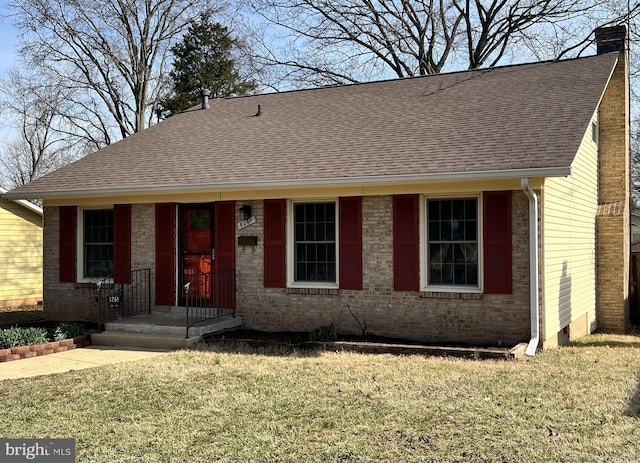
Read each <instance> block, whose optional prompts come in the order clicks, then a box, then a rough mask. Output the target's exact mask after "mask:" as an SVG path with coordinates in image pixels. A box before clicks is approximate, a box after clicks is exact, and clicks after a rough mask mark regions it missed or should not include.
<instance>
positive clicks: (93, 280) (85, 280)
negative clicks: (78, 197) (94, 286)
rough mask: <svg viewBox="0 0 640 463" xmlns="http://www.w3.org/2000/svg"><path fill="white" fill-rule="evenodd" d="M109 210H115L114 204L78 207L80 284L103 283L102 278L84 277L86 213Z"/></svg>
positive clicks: (77, 268)
mask: <svg viewBox="0 0 640 463" xmlns="http://www.w3.org/2000/svg"><path fill="white" fill-rule="evenodd" d="M109 209H111V210H113V204H105V205H102V206H90V207H82V206H78V212H77V217H78V219H77V221H76V222H77V224H76V227H77V228H76V281H77V282H78V283H99V282H100V281H102V278H87V277H85V276H84V211H88V210H97V211H106V210H109ZM109 281H110V280H109Z"/></svg>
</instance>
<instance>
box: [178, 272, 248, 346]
mask: <svg viewBox="0 0 640 463" xmlns="http://www.w3.org/2000/svg"><path fill="white" fill-rule="evenodd" d="M183 289H184V294H185V300H186V311H187V321H186V337H187V338H188V337H189V328H191V327H192V326H194V325H195V324H197V323H200V322H202V321H205V320H213V319H216V318H220V317H225V316H228V315H231V316H232V317H235V316H236V271H235V269H229V270H219V271H216V272H208V273H199V274H198V275H196V276H195V277H194V278H192V279H191V280H190V281H189V282H187V283H186V284H185V285H184V287H183Z"/></svg>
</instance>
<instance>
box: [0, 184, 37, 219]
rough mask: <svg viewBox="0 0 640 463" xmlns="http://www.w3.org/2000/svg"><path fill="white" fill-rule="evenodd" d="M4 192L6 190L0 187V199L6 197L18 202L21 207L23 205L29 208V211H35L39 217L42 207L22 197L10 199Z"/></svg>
mask: <svg viewBox="0 0 640 463" xmlns="http://www.w3.org/2000/svg"><path fill="white" fill-rule="evenodd" d="M5 193H7V190H5V189H4V188H2V187H0V198H2V199H5V198H6V199H7V200H9V201H13V202H14V203H16V204H19V205H20V206H22V207H24V208H26V209H29V210H30V211H32V212H35V213H36V214H38V215H39V216H40V217H42V208H41V207H40V206H36V205H35V204H33V203H32V202H29V201H25V200H24V199H11V198H9V197H7V196H6V195H5Z"/></svg>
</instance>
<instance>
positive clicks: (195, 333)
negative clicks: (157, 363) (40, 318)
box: [91, 313, 242, 348]
mask: <svg viewBox="0 0 640 463" xmlns="http://www.w3.org/2000/svg"><path fill="white" fill-rule="evenodd" d="M241 324H242V319H241V318H240V317H233V316H232V315H227V316H225V317H220V318H217V319H215V320H207V321H204V322H200V323H198V324H197V325H195V326H192V327H191V328H189V337H188V338H187V337H186V336H185V334H186V329H185V325H186V317H185V316H182V315H179V314H171V313H153V314H141V315H136V316H134V317H130V318H126V319H124V320H116V321H113V322H108V323H106V325H105V331H104V332H102V333H97V334H94V335H92V336H91V342H92V344H95V345H103V346H133V347H164V348H183V347H188V346H190V345H193V344H195V343H197V342H198V341H200V340H201V339H202V336H203V335H205V334H209V333H215V332H218V331H224V330H229V329H233V328H237V327H239V326H240V325H241Z"/></svg>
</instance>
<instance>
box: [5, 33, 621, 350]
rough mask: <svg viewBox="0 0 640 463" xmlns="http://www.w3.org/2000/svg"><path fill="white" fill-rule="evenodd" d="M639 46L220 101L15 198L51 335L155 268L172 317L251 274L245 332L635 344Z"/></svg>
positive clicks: (617, 41) (601, 47)
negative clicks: (632, 108) (36, 201)
mask: <svg viewBox="0 0 640 463" xmlns="http://www.w3.org/2000/svg"><path fill="white" fill-rule="evenodd" d="M625 37H626V31H625V28H624V27H614V28H606V29H599V30H597V31H596V40H597V42H598V52H599V54H598V55H596V56H591V57H585V58H578V59H571V60H564V61H550V62H539V63H532V64H523V65H514V66H505V67H497V68H491V69H481V70H471V71H464V72H454V73H448V74H442V75H434V76H426V77H415V78H407V79H399V80H387V81H380V82H371V83H365V84H355V85H345V86H335V87H326V88H319V89H312V90H300V91H290V92H282V93H274V94H265V95H254V96H246V97H237V98H226V99H217V100H213V101H209V100H208V97H207V95H206V94H205V92H203V101H202V105H201V106H198V107H197V108H193V109H192V110H189V111H186V112H185V113H182V114H179V115H176V116H174V117H172V118H169V119H168V120H166V121H164V122H161V123H159V124H157V125H156V126H153V127H150V128H149V129H146V130H144V131H142V132H141V133H138V134H135V135H133V136H130V137H128V138H126V139H124V140H122V141H119V142H117V143H114V144H112V145H110V146H109V147H107V148H105V149H103V150H100V151H98V152H96V153H94V154H91V155H89V156H87V157H86V158H84V159H82V160H79V161H77V162H75V163H73V164H71V165H68V166H66V167H64V168H62V169H60V170H58V171H56V172H53V173H51V174H49V175H47V176H45V177H43V178H40V179H38V180H35V181H34V182H32V183H30V184H28V185H26V186H22V187H20V188H17V189H15V190H13V191H12V192H10V193H9V194H7V195H6V196H7V197H8V198H30V197H38V198H42V199H43V201H44V215H45V219H46V221H45V232H44V235H45V243H44V246H45V282H44V285H45V286H44V287H45V293H44V298H45V312H46V316H47V317H48V318H50V319H56V320H60V319H73V320H85V319H87V318H88V317H89V316H90V314H89V309H88V306H89V304H88V303H87V296H88V295H89V299H90V294H91V291H90V288H92V287H93V286H92V282H95V281H96V280H97V279H100V278H102V277H104V276H105V275H108V274H109V273H110V272H112V271H116V272H122V271H124V272H126V271H129V270H130V269H141V268H149V269H151V277H150V279H151V282H152V283H151V301H152V310H154V311H168V310H171V309H173V308H175V307H180V306H183V305H185V304H186V302H185V296H184V291H183V289H182V288H183V286H184V285H185V284H187V283H189V282H190V281H191V279H192V278H193V277H194V275H197V274H199V273H200V272H203V271H204V272H206V271H208V269H210V268H211V269H213V271H215V272H221V271H232V272H233V273H234V275H235V282H236V287H235V289H234V293H233V298H234V302H233V304H234V305H235V308H236V314H237V315H238V316H239V317H241V320H242V325H243V326H244V327H246V328H248V329H256V330H266V331H306V330H313V329H315V328H318V327H321V326H326V325H330V324H333V325H334V326H336V327H337V329H338V330H339V331H341V332H344V333H361V332H363V331H365V332H368V333H371V334H376V335H382V336H388V337H395V338H405V339H413V340H421V341H424V342H430V343H465V344H474V345H480V344H485V345H496V344H501V343H502V344H505V345H506V344H515V343H520V342H523V341H524V342H528V343H529V347H528V353H529V354H531V355H533V353H535V350H536V348H537V347H538V346H540V347H545V348H548V347H553V346H556V345H558V344H561V343H564V342H566V341H568V340H570V339H574V338H576V337H579V336H581V335H585V334H587V333H590V332H592V331H593V330H594V329H596V328H602V329H606V330H614V331H624V330H625V329H626V327H627V324H628V320H629V309H628V292H629V174H628V173H629V146H628V137H629V127H628V122H629V114H628V88H629V87H628V77H627V76H628V71H627V63H628V61H627V53H626V50H625V48H624V44H625V40H626V38H625ZM208 284H210V283H207V285H208ZM88 288H89V289H88ZM199 288H200V289H198V291H202V292H203V293H207V292H208V291H209V289H207V288H209V287H208V286H206V287H205V286H200V287H199Z"/></svg>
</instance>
